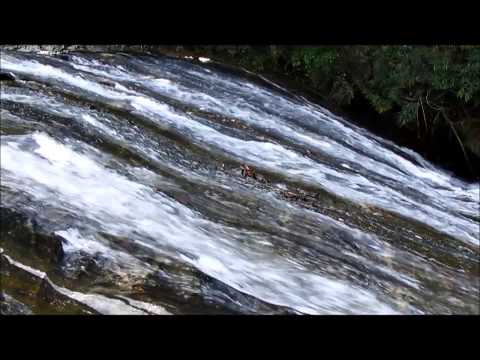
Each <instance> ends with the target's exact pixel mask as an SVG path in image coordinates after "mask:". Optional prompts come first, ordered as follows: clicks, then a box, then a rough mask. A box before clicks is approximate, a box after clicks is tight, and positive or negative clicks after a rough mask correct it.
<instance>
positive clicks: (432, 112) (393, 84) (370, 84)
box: [184, 45, 480, 180]
mask: <svg viewBox="0 0 480 360" xmlns="http://www.w3.org/2000/svg"><path fill="white" fill-rule="evenodd" d="M184 49H185V50H190V51H194V52H201V53H202V54H204V55H208V56H210V57H212V58H213V59H215V60H222V61H225V62H229V63H232V64H235V65H240V66H242V67H244V68H246V69H248V70H251V71H255V72H259V73H263V74H270V75H273V76H280V77H284V78H287V79H290V80H291V79H293V80H294V81H295V82H296V83H297V84H300V85H301V86H304V87H305V88H308V89H309V90H311V91H312V92H313V93H314V94H315V95H316V96H319V97H320V98H321V99H322V100H323V101H325V102H327V103H328V104H330V105H332V106H333V107H335V108H337V109H339V110H343V111H345V112H346V113H347V114H349V115H351V116H349V117H351V118H352V119H353V120H354V121H357V122H359V123H361V124H362V125H364V126H366V127H368V128H370V129H372V130H374V131H376V132H377V133H380V135H383V136H385V135H386V136H387V137H389V138H392V139H393V140H394V141H397V142H399V143H400V144H401V145H405V146H409V147H411V148H413V149H415V150H417V151H419V152H420V153H422V154H423V155H424V156H426V157H427V158H428V159H429V160H431V161H433V162H436V163H437V164H440V165H443V166H444V167H446V168H447V169H449V170H451V171H454V172H456V173H457V174H458V175H460V176H464V177H467V178H469V179H471V180H472V179H478V177H479V174H480V166H479V165H478V164H479V163H480V161H479V158H480V46H410V45H407V46H400V45H395V46H390V45H389V46H358V45H356V46H315V47H304V46H257V47H254V46H194V47H185V48H184Z"/></svg>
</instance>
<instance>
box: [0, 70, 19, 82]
mask: <svg viewBox="0 0 480 360" xmlns="http://www.w3.org/2000/svg"><path fill="white" fill-rule="evenodd" d="M16 80H17V78H16V77H15V75H13V74H12V73H11V72H3V71H2V72H0V81H16Z"/></svg>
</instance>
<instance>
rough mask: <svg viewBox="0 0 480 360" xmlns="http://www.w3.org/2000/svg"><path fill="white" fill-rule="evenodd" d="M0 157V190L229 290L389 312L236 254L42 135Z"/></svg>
mask: <svg viewBox="0 0 480 360" xmlns="http://www.w3.org/2000/svg"><path fill="white" fill-rule="evenodd" d="M31 141H33V142H34V143H35V144H36V145H34V146H33V145H30V146H33V148H34V151H33V152H31V151H28V150H21V149H20V148H21V146H14V145H15V144H16V143H17V142H20V143H22V144H23V145H22V146H26V144H30V143H31ZM58 152H62V155H58V154H57V153H58ZM1 156H2V163H1V166H2V175H3V176H2V185H4V186H8V187H13V188H17V189H19V190H21V191H24V192H27V193H29V194H30V195H31V196H33V197H34V198H36V199H41V200H42V201H44V202H47V203H51V204H53V205H57V206H58V204H59V203H61V204H70V205H69V206H70V210H72V211H75V212H76V213H77V214H78V215H79V216H84V217H86V218H91V219H92V220H93V219H95V220H96V221H99V222H100V223H101V224H102V226H103V227H104V228H105V230H106V231H109V232H110V233H112V234H115V235H119V236H129V237H132V238H135V237H138V236H139V235H138V234H140V236H141V237H142V238H145V239H155V242H156V243H158V245H162V244H164V245H169V246H174V247H176V248H178V249H181V250H182V251H187V252H189V253H192V254H195V257H194V258H187V259H188V261H189V262H190V263H192V265H194V266H196V267H198V268H199V269H200V270H202V271H204V272H205V273H207V274H209V275H211V276H214V277H215V278H217V279H219V280H221V281H223V282H225V283H226V284H228V285H230V286H232V287H234V288H236V289H237V290H240V291H243V292H246V293H249V294H251V295H253V296H256V297H258V298H260V299H263V300H265V301H268V302H271V303H274V304H278V305H283V306H289V307H292V308H294V309H297V310H299V311H303V312H308V313H312V314H315V313H335V312H342V313H349V312H353V313H396V310H394V309H393V308H391V307H390V306H389V305H387V304H386V303H383V302H381V301H380V300H378V299H377V298H376V296H375V295H373V294H372V293H370V292H368V291H366V290H364V289H361V288H358V287H355V286H352V285H349V284H347V283H342V282H341V281H336V280H333V279H329V278H327V277H324V276H322V275H320V274H313V273H311V271H307V270H306V269H302V270H300V269H298V268H297V267H295V266H292V265H291V263H289V262H288V261H286V260H285V259H284V258H283V257H281V256H278V255H276V254H275V253H273V252H268V251H266V250H259V249H256V250H253V249H249V248H245V247H239V245H238V243H237V242H236V241H235V240H234V238H235V237H236V236H237V235H236V233H235V232H232V231H230V230H229V229H228V228H226V227H224V226H221V225H218V224H214V223H210V222H209V221H207V220H205V219H202V218H200V217H199V215H198V214H196V213H194V212H192V211H191V210H190V209H188V208H186V207H184V206H183V205H181V204H179V203H176V202H174V201H173V200H172V199H169V198H166V197H165V196H163V195H162V194H158V193H153V192H152V191H151V190H150V189H149V188H147V187H145V186H142V185H139V184H137V183H134V182H132V181H129V180H128V179H126V178H124V177H123V176H121V175H119V174H117V173H115V172H112V171H111V170H108V169H106V168H105V167H104V166H102V165H101V163H99V162H98V160H95V158H94V157H93V158H89V157H88V155H85V154H80V153H78V152H75V151H74V150H73V149H72V148H70V147H69V146H67V145H64V144H60V143H59V142H57V141H55V140H54V139H52V138H51V137H49V136H48V135H46V134H43V133H35V134H33V135H31V136H19V137H14V138H9V139H7V141H5V142H3V143H2V146H1ZM64 206H66V205H64ZM207 228H208V229H209V230H206V229H207ZM60 234H62V235H63V236H65V237H66V238H67V239H69V242H70V243H71V245H70V246H79V247H85V248H87V249H90V250H91V251H94V252H97V251H103V252H105V253H110V254H112V252H111V250H109V249H104V248H102V247H101V246H93V245H92V244H91V243H90V242H89V241H88V239H87V241H85V239H82V238H81V237H80V236H78V233H76V232H74V231H64V232H61V233H60ZM82 241H83V243H81V242H82ZM155 242H154V243H152V246H153V248H155V247H156V245H155ZM75 244H76V245H75ZM207 244H211V245H212V246H207ZM112 256H115V255H112ZM117 259H118V258H117ZM119 261H121V260H119ZM81 299H82V301H87V300H88V299H89V298H86V297H81ZM117 310H118V311H120V310H119V309H116V310H115V311H117Z"/></svg>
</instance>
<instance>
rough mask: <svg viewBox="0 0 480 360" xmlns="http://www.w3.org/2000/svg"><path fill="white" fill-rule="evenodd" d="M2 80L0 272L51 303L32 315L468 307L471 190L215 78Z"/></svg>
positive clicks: (28, 64)
mask: <svg viewBox="0 0 480 360" xmlns="http://www.w3.org/2000/svg"><path fill="white" fill-rule="evenodd" d="M1 71H5V72H11V73H12V74H14V76H15V77H16V78H17V80H16V81H8V82H2V87H1V106H0V111H1V195H2V204H1V209H2V217H4V219H3V220H2V228H4V229H2V243H1V244H0V247H1V248H2V251H3V252H2V254H1V256H2V257H3V258H2V261H3V262H4V264H5V266H6V267H7V268H13V269H15V270H12V272H11V273H14V272H15V271H16V272H25V273H26V274H28V275H26V276H27V277H29V278H31V279H32V282H33V283H39V282H40V283H42V284H44V285H42V286H43V287H47V288H48V289H49V291H50V293H53V294H55V296H57V297H59V298H61V299H63V300H62V301H63V302H64V303H69V306H68V307H66V306H64V307H63V310H62V309H60V308H58V307H55V306H53V305H51V304H50V303H48V301H46V300H42V301H43V302H42V301H40V300H38V301H40V302H41V303H42V305H38V304H36V303H35V302H34V301H31V302H30V303H29V305H30V306H31V307H32V308H33V309H34V312H38V313H41V312H57V311H58V312H62V311H63V312H80V313H81V312H87V313H89V312H100V313H105V314H109V313H132V314H137V313H144V314H150V313H153V314H164V313H174V314H181V313H269V314H270V313H271V314H276V313H295V314H428V313H477V314H478V313H479V305H478V292H479V279H478V269H479V259H478V256H479V249H478V247H479V245H480V239H479V226H480V220H479V205H478V204H479V184H478V183H475V184H469V183H466V182H464V181H462V180H460V179H457V178H455V177H454V176H453V175H451V174H448V173H446V172H445V171H443V170H442V169H439V168H437V167H435V166H434V165H432V164H430V163H429V162H428V161H426V160H425V159H423V158H422V157H421V156H420V155H418V154H416V153H414V152H413V151H411V150H408V149H404V148H401V147H399V146H396V145H394V144H393V143H391V142H389V141H386V140H384V139H381V138H379V137H376V136H374V135H372V134H370V133H369V132H368V131H366V130H364V129H361V128H358V127H356V126H354V125H352V124H350V123H348V122H346V121H345V120H343V119H342V118H340V117H338V116H335V115H334V114H332V113H331V112H329V111H327V110H326V109H324V108H322V107H320V106H318V105H316V104H313V103H311V102H309V101H307V100H305V99H303V98H301V97H298V96H296V95H293V94H290V93H289V92H288V90H287V89H282V88H279V87H278V86H272V85H271V84H268V83H266V82H265V81H262V80H261V79H260V78H258V79H257V80H254V79H252V77H249V78H248V79H247V78H246V77H244V76H242V75H241V74H237V73H232V72H228V71H226V70H223V69H219V68H217V67H216V66H215V65H214V64H202V63H197V62H195V61H193V60H192V61H187V60H182V59H172V58H168V57H151V56H147V55H145V56H140V55H127V54H101V53H98V54H93V53H74V54H71V55H69V57H68V59H66V58H59V57H56V56H49V55H45V54H42V55H40V54H34V53H28V54H27V53H19V52H13V51H6V50H2V54H1ZM242 164H248V165H249V166H251V167H253V168H254V169H255V170H256V172H257V174H258V178H257V179H253V178H249V177H242V176H241V171H240V166H241V165H242ZM19 219H20V220H19ZM32 224H33V225H32ZM7 230H8V231H7ZM29 231H30V232H33V233H34V234H36V236H37V238H38V242H39V243H40V245H39V246H40V248H42V247H41V246H43V245H42V244H45V243H46V240H45V239H53V240H51V241H52V242H53V243H56V242H59V243H60V247H61V251H60V250H59V251H60V253H61V255H60V256H58V257H55V258H54V259H52V258H51V257H52V256H51V254H50V253H51V252H48V251H47V253H48V254H50V255H48V254H47V255H42V254H43V253H41V252H40V253H39V254H40V255H39V254H38V253H35V256H34V255H33V253H34V250H33V249H32V248H31V247H29V246H28V245H25V244H24V243H23V242H22V241H20V240H19V239H20V238H22V236H23V235H22V234H23V233H26V232H29ZM42 239H43V240H42ZM42 241H43V242H42ZM55 241H56V242H55ZM21 244H23V245H21ZM35 249H36V248H35ZM35 251H36V250H35ZM49 257H50V258H49ZM11 273H9V275H8V281H7V282H6V286H5V292H6V293H8V294H9V295H12V296H14V295H15V294H14V292H15V289H16V286H17V285H18V284H17V283H18V282H19V281H20V280H18V279H17V278H16V277H15V276H14V275H12V274H11ZM5 276H7V275H5ZM45 284H47V285H45ZM24 285H25V284H24ZM22 286H23V285H22ZM25 286H26V285H25ZM30 286H33V285H30ZM14 297H15V296H14ZM22 300H24V301H26V302H27V303H28V301H29V300H28V299H22Z"/></svg>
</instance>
